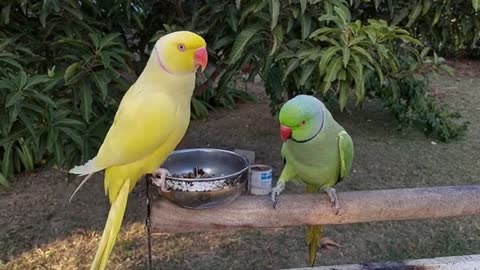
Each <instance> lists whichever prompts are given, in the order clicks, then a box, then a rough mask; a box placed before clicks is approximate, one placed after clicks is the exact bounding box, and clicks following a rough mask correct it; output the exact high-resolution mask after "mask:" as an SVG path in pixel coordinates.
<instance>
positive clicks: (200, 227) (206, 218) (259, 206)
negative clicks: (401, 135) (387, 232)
mask: <svg viewBox="0 0 480 270" xmlns="http://www.w3.org/2000/svg"><path fill="white" fill-rule="evenodd" d="M338 197H339V200H340V205H341V207H342V209H341V210H340V212H339V213H338V215H335V211H334V209H333V207H331V205H330V201H329V199H328V197H327V195H326V194H324V193H320V194H288V193H283V194H281V195H280V197H279V201H278V203H277V208H276V209H273V208H272V202H271V200H270V196H250V195H249V196H240V197H239V198H238V199H237V200H235V201H234V202H233V203H231V204H229V205H225V206H220V207H217V208H212V209H206V210H191V209H184V208H181V207H178V206H176V205H174V204H172V203H170V202H168V201H166V200H165V199H160V200H158V201H155V202H153V204H152V212H151V217H150V218H151V222H152V223H151V224H152V228H153V231H154V232H191V231H215V230H225V229H242V228H282V227H291V226H302V225H307V224H348V223H362V222H373V221H384V220H412V219H435V218H447V217H460V216H474V215H480V207H479V202H480V185H471V186H447V187H430V188H405V189H390V190H371V191H352V192H339V193H338Z"/></svg>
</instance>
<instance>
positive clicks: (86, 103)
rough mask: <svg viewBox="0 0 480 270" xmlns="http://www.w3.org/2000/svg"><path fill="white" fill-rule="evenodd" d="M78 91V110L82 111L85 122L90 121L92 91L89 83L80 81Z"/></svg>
mask: <svg viewBox="0 0 480 270" xmlns="http://www.w3.org/2000/svg"><path fill="white" fill-rule="evenodd" d="M79 92H80V93H79V94H80V111H81V112H82V116H83V119H85V121H86V122H87V123H90V114H91V113H92V91H91V89H90V85H89V84H88V83H87V82H85V81H81V82H80V88H79Z"/></svg>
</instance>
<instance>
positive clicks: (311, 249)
mask: <svg viewBox="0 0 480 270" xmlns="http://www.w3.org/2000/svg"><path fill="white" fill-rule="evenodd" d="M317 190H318V188H317V187H316V186H312V185H307V186H306V191H307V192H309V193H312V192H317ZM321 239H322V225H310V226H307V245H308V265H309V266H314V265H315V260H316V259H317V247H318V246H319V245H320V240H321Z"/></svg>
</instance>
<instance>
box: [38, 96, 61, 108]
mask: <svg viewBox="0 0 480 270" xmlns="http://www.w3.org/2000/svg"><path fill="white" fill-rule="evenodd" d="M34 96H35V97H36V98H38V99H40V100H42V101H43V102H45V103H46V104H48V105H50V106H52V107H53V108H57V103H55V101H53V99H51V98H50V97H49V96H47V95H45V94H42V93H35V94H34Z"/></svg>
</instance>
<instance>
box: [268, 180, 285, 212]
mask: <svg viewBox="0 0 480 270" xmlns="http://www.w3.org/2000/svg"><path fill="white" fill-rule="evenodd" d="M284 189H285V184H283V183H278V184H277V186H276V187H274V188H272V195H271V196H272V201H273V208H274V209H275V208H277V197H278V195H280V193H282V191H283V190H284Z"/></svg>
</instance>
